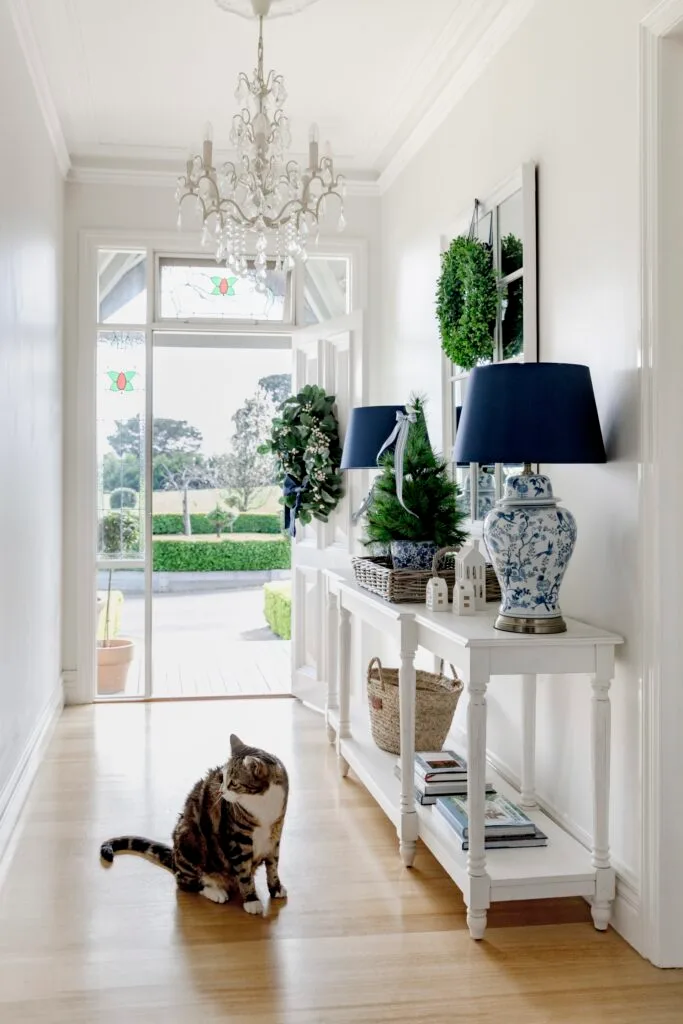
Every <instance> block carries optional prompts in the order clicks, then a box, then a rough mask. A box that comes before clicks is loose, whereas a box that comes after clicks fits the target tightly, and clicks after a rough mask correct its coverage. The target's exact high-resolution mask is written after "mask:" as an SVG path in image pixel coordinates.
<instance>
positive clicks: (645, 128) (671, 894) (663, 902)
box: [639, 0, 683, 967]
mask: <svg viewBox="0 0 683 1024" xmlns="http://www.w3.org/2000/svg"><path fill="white" fill-rule="evenodd" d="M682 21H683V0H664V2H663V3H659V4H657V6H656V8H655V9H654V10H653V11H652V12H651V14H650V15H648V17H647V18H645V19H644V20H643V21H642V22H641V25H640V41H639V42H640V60H639V73H640V153H641V166H640V180H641V194H640V201H641V301H642V307H641V351H640V356H641V408H640V414H641V437H640V442H641V473H640V509H639V511H640V530H641V550H640V574H639V577H640V600H641V620H642V623H643V634H642V647H641V651H642V654H641V659H642V715H641V762H642V793H641V800H642V841H641V856H642V869H641V875H642V882H641V885H642V900H641V917H642V920H641V940H642V941H641V943H640V945H639V948H640V951H641V952H642V953H643V954H644V955H645V956H646V957H648V959H650V960H651V961H652V962H653V963H655V964H657V965H658V966H660V967H673V966H678V967H681V966H683V929H682V928H681V926H680V922H681V921H682V920H683V887H682V885H681V873H680V864H678V865H677V866H676V869H675V871H672V863H676V851H672V850H671V849H670V848H667V843H666V840H665V830H666V825H667V821H666V817H667V815H668V816H670V815H671V814H678V813H679V810H678V809H680V807H682V806H683V772H681V770H680V731H679V730H680V727H681V726H683V721H681V722H678V723H677V722H676V721H675V716H674V720H672V716H671V709H672V707H675V703H676V694H677V691H679V689H680V685H681V679H680V675H681V666H680V665H678V666H677V668H678V671H676V670H675V668H674V671H672V667H673V666H675V657H676V647H677V640H676V629H674V630H671V629H670V628H668V627H670V625H671V623H672V622H674V623H676V624H677V625H678V628H679V629H680V623H681V616H683V593H682V592H681V589H680V582H679V580H678V579H676V578H672V570H671V568H670V561H669V559H668V557H667V551H666V548H665V545H664V543H663V542H662V538H661V536H660V534H661V522H660V515H661V506H662V498H664V500H666V493H665V492H666V487H665V485H666V481H667V476H668V477H669V479H670V476H671V474H672V473H673V474H674V475H680V474H679V472H678V470H677V469H676V468H675V467H671V468H669V467H667V461H668V459H669V454H670V453H669V450H668V446H669V445H670V444H671V436H670V434H671V432H670V431H668V430H667V413H668V403H669V401H670V395H669V390H668V388H667V387H666V380H667V376H668V375H669V374H670V373H671V366H670V358H671V352H670V350H668V349H667V345H666V339H667V335H668V332H665V331H663V330H662V327H663V326H664V325H663V322H662V321H661V319H660V317H661V315H662V313H663V310H662V309H661V308H660V307H661V294H660V287H661V273H660V269H661V267H662V260H663V259H664V258H665V256H666V254H665V253H663V252H662V245H661V240H660V231H659V227H660V220H661V201H662V197H661V194H660V183H661V171H662V166H661V146H662V96H661V75H662V46H663V41H664V39H665V37H666V36H667V35H669V34H670V33H671V32H672V31H673V29H674V28H675V27H676V26H677V25H679V23H681V22H682ZM679 440H680V439H679ZM678 447H679V452H678V458H679V459H680V444H679V446H678ZM668 500H669V501H673V500H674V498H673V496H672V495H670V496H669V499H668ZM674 575H675V574H674ZM669 580H670V582H668V581H669ZM672 660H673V666H672ZM677 731H678V737H677V739H676V733H677ZM677 740H678V742H677ZM667 807H668V811H667ZM674 808H676V810H674ZM681 852H682V851H680V850H679V851H678V858H679V859H680V854H681Z"/></svg>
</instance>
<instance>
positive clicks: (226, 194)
mask: <svg viewBox="0 0 683 1024" xmlns="http://www.w3.org/2000/svg"><path fill="white" fill-rule="evenodd" d="M216 2H217V3H218V4H219V6H225V7H227V6H228V5H229V4H230V3H231V2H232V0H216ZM251 2H252V5H253V10H254V12H255V14H256V15H257V16H258V20H259V39H258V62H257V67H256V69H255V71H254V72H253V75H252V77H251V78H250V77H249V76H248V75H246V74H245V73H244V72H241V73H240V75H239V78H238V80H237V91H236V93H235V97H236V99H237V101H238V103H239V104H240V111H239V113H237V114H235V116H234V117H233V119H232V130H231V132H230V143H231V145H232V146H233V147H234V148H235V149H236V150H237V153H238V158H237V159H236V160H235V161H234V162H233V161H228V162H227V163H224V164H223V165H222V166H221V167H220V168H218V169H217V168H215V167H214V165H213V138H212V129H211V125H207V130H206V133H205V139H204V145H203V149H202V154H201V156H194V157H190V159H188V161H187V167H186V171H185V174H184V175H182V176H181V177H179V178H178V188H177V190H176V200H177V202H178V206H179V212H178V226H179V227H180V226H181V210H182V205H183V203H184V202H185V200H186V199H188V198H189V197H192V198H194V200H195V201H196V203H197V204H198V206H199V210H200V213H201V216H202V221H203V232H202V244H203V245H208V244H213V245H215V249H216V260H217V262H218V263H225V264H226V266H227V267H229V268H230V269H231V270H232V271H233V272H235V273H237V274H245V273H247V272H248V271H249V270H250V269H251V261H252V260H253V267H254V271H255V276H256V287H257V288H258V289H259V290H260V291H263V290H265V286H266V278H267V269H268V264H269V263H270V264H271V266H272V265H273V262H274V264H275V268H276V269H278V270H282V269H283V268H284V267H286V268H288V269H291V268H292V267H294V265H295V263H296V261H297V260H302V261H305V260H306V258H307V252H306V247H307V243H308V240H309V238H310V236H311V235H312V236H313V237H314V239H316V240H317V236H318V232H319V228H320V220H321V218H322V216H323V213H324V212H325V210H326V208H327V207H328V206H329V205H330V203H331V202H335V205H336V206H337V209H338V216H339V219H338V224H337V227H338V229H339V230H340V231H343V230H344V227H345V226H346V223H345V220H344V193H345V184H344V178H343V175H341V174H335V170H334V161H333V158H332V153H331V151H330V150H329V145H328V146H326V149H325V152H324V153H323V154H322V155H321V154H320V151H319V143H318V129H317V127H316V125H312V126H311V130H310V134H309V147H308V166H307V167H306V168H304V169H301V168H300V167H299V164H298V163H297V162H296V161H295V160H292V159H288V157H287V150H288V149H289V146H290V144H291V134H290V130H289V120H288V118H287V116H286V115H285V113H284V110H283V106H284V103H285V100H286V98H287V93H286V90H285V83H284V79H283V77H282V75H279V74H276V73H275V72H274V71H269V72H268V74H267V75H266V74H265V72H264V69H263V17H264V14H267V13H268V10H269V7H270V2H269V0H251ZM299 5H300V6H303V4H301V0H299Z"/></svg>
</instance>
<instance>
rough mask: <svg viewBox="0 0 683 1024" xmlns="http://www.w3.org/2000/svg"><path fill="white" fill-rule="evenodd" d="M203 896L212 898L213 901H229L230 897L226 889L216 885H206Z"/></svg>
mask: <svg viewBox="0 0 683 1024" xmlns="http://www.w3.org/2000/svg"><path fill="white" fill-rule="evenodd" d="M202 896H204V897H205V898H206V899H207V900H211V902H212V903H227V902H228V899H229V897H228V894H227V892H226V891H225V889H219V888H218V887H217V886H215V885H205V886H204V888H203V889H202Z"/></svg>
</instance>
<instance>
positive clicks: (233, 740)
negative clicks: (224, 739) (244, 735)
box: [230, 733, 246, 754]
mask: <svg viewBox="0 0 683 1024" xmlns="http://www.w3.org/2000/svg"><path fill="white" fill-rule="evenodd" d="M245 746H246V743H242V740H241V739H240V738H239V736H235V734H234V733H232V734H231V736H230V751H231V753H233V754H239V752H240V750H243V749H244V748H245Z"/></svg>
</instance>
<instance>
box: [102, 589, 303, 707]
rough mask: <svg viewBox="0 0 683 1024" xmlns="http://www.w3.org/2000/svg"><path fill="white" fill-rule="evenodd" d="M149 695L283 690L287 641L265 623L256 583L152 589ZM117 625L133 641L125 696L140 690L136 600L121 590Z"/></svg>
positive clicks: (140, 630) (140, 626)
mask: <svg viewBox="0 0 683 1024" xmlns="http://www.w3.org/2000/svg"><path fill="white" fill-rule="evenodd" d="M152 614H153V627H152V644H153V649H152V657H153V668H152V674H153V696H155V697H174V696H178V697H180V696H183V697H187V696H210V695H238V694H241V695H243V696H250V695H253V694H268V693H289V691H290V688H291V682H290V661H289V647H290V645H289V641H287V640H281V639H280V638H279V637H276V636H275V634H274V633H272V632H271V631H270V629H269V628H268V626H267V625H266V622H265V619H264V617H263V591H262V589H261V588H260V587H259V588H253V589H247V590H234V591H231V590H228V591H216V592H215V593H194V594H156V595H154V598H153V601H152ZM121 633H122V635H124V636H129V637H132V638H133V639H134V640H136V641H137V648H136V657H135V661H134V662H133V665H132V667H131V671H130V674H129V677H128V686H127V689H126V696H135V695H141V694H142V693H144V600H143V598H142V596H139V595H137V594H126V595H125V598H124V604H123V613H122V619H121Z"/></svg>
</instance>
